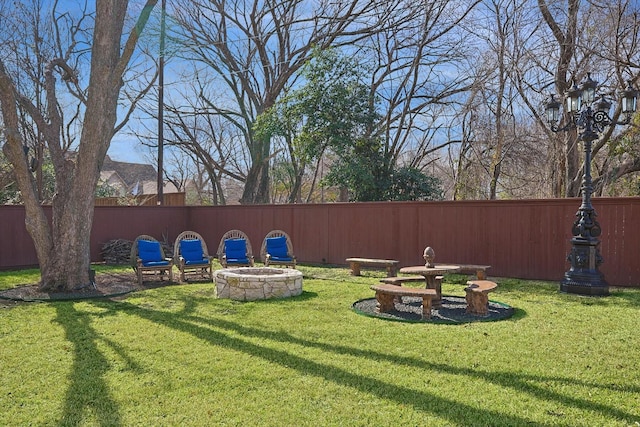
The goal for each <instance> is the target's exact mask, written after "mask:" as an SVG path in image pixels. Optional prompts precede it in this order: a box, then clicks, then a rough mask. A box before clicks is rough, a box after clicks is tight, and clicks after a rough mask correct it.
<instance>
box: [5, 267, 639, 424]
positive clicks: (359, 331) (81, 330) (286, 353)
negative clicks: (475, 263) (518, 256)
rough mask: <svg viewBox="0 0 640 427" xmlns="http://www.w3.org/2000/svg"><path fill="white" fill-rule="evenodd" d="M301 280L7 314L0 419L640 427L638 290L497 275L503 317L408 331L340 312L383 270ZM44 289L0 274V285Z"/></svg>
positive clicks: (448, 281)
mask: <svg viewBox="0 0 640 427" xmlns="http://www.w3.org/2000/svg"><path fill="white" fill-rule="evenodd" d="M103 269H104V268H99V269H98V270H99V271H102V270H103ZM300 270H302V271H303V272H304V273H305V280H304V293H303V295H301V296H299V297H296V298H291V299H284V300H269V301H259V302H247V303H242V302H234V301H230V300H218V299H216V298H215V296H214V287H213V285H211V284H184V285H173V286H168V287H163V288H156V289H153V290H147V291H144V292H138V293H134V294H130V295H129V296H128V297H127V298H125V299H122V300H120V301H110V300H83V301H77V302H73V301H65V302H52V303H23V304H18V305H16V306H8V307H6V308H0V346H1V347H0V368H1V370H2V371H1V372H0V408H2V409H1V415H0V424H2V425H8V426H22V425H37V426H42V425H46V426H48V425H52V426H76V425H82V426H85V425H89V426H92V425H96V426H100V425H105V426H118V425H122V426H138V425H139V426H177V425H180V426H188V425H195V426H213V425H215V426H218V425H222V426H226V425H228V426H329V425H340V426H392V425H397V426H431V425H433V426H521V425H535V426H547V425H549V426H551V425H558V426H634V427H637V426H639V425H640V369H639V368H640V337H639V335H638V326H640V289H633V290H631V289H625V290H620V289H613V290H612V295H611V296H610V297H606V298H588V297H579V296H575V295H566V294H560V293H559V292H558V291H557V288H558V286H557V284H554V283H543V282H533V281H519V280H514V279H500V278H498V279H494V280H495V281H496V282H497V283H498V284H499V288H498V290H497V291H496V292H494V293H492V294H491V298H492V299H493V300H497V301H501V302H504V303H506V304H509V305H511V306H513V307H515V309H516V312H515V315H514V316H513V317H512V318H510V319H508V320H502V321H499V322H478V323H468V324H461V325H443V324H424V323H403V322H394V321H386V320H381V319H377V318H371V317H366V316H362V315H358V314H356V313H355V312H354V311H352V310H351V304H352V303H353V302H355V301H356V300H359V299H361V298H367V297H372V296H373V291H371V290H370V289H369V285H371V284H374V283H377V281H378V279H379V278H380V277H382V273H378V272H369V271H363V274H364V276H363V277H358V278H352V277H350V276H349V275H348V270H347V269H344V268H319V267H311V266H301V267H300ZM37 278H38V273H37V271H27V272H17V273H16V272H3V273H0V289H7V288H10V287H13V286H15V285H16V284H18V283H29V282H30V281H35V280H37ZM464 280H466V279H465V278H462V277H459V276H447V277H446V278H445V283H444V285H443V292H444V293H445V294H449V295H463V294H464V292H463V290H462V286H461V285H460V284H459V283H460V282H464ZM456 282H458V283H456ZM0 307H2V306H0Z"/></svg>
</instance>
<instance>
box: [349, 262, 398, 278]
mask: <svg viewBox="0 0 640 427" xmlns="http://www.w3.org/2000/svg"><path fill="white" fill-rule="evenodd" d="M346 261H347V262H348V263H349V268H350V269H351V275H352V276H360V267H362V266H363V265H367V266H372V267H381V268H385V269H386V270H387V277H392V276H395V275H396V272H397V270H398V261H396V260H395V259H372V258H347V260H346Z"/></svg>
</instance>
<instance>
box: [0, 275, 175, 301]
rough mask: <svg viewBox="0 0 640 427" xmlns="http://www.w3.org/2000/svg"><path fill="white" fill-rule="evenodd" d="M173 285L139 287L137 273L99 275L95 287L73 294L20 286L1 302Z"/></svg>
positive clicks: (101, 294) (99, 294) (0, 294)
mask: <svg viewBox="0 0 640 427" xmlns="http://www.w3.org/2000/svg"><path fill="white" fill-rule="evenodd" d="M170 284H172V283H171V282H169V281H160V280H154V281H146V282H143V284H142V286H140V285H138V280H137V277H136V275H135V273H133V272H131V273H99V274H97V275H96V282H95V286H91V285H88V286H85V287H83V288H81V289H76V290H74V291H72V292H43V291H41V290H39V289H38V285H37V284H25V285H19V286H17V287H15V288H11V289H7V290H4V291H0V300H1V299H4V300H8V301H14V302H15V301H59V300H78V299H87V298H110V297H116V296H121V295H125V294H128V293H130V292H134V291H140V290H145V289H152V288H157V287H160V286H167V285H170Z"/></svg>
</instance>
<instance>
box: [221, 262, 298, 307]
mask: <svg viewBox="0 0 640 427" xmlns="http://www.w3.org/2000/svg"><path fill="white" fill-rule="evenodd" d="M213 281H214V282H215V284H216V294H217V296H218V298H230V299H232V300H236V301H255V300H259V299H268V298H287V297H292V296H296V295H300V294H301V293H302V272H301V271H298V270H296V269H290V268H272V267H239V268H227V269H222V270H217V271H215V272H214V274H213Z"/></svg>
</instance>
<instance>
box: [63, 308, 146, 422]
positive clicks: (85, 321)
mask: <svg viewBox="0 0 640 427" xmlns="http://www.w3.org/2000/svg"><path fill="white" fill-rule="evenodd" d="M55 307H56V317H55V319H54V321H55V322H57V323H59V324H60V325H61V326H62V327H63V329H64V331H65V336H66V338H67V340H68V342H69V343H71V346H72V349H71V351H73V364H72V366H71V369H70V370H69V382H70V385H69V388H68V390H67V392H66V395H65V400H64V410H63V414H62V418H61V419H60V420H59V421H58V425H60V426H77V425H83V424H86V421H87V419H91V418H92V417H95V420H96V422H97V423H98V425H101V426H118V425H122V420H121V416H120V410H119V407H118V404H117V403H116V402H115V401H114V400H113V398H112V397H111V393H110V392H109V387H108V386H107V384H106V382H105V379H104V375H105V374H106V373H107V371H108V370H109V363H108V361H107V359H106V358H105V357H104V355H103V354H102V352H101V351H100V350H99V349H98V341H102V342H105V343H106V344H107V345H109V346H110V347H111V348H112V349H113V350H114V351H115V352H116V353H117V354H118V355H120V356H121V357H122V359H123V360H125V361H126V362H127V364H128V365H129V366H130V367H131V369H134V370H140V367H139V366H138V365H137V364H136V363H135V362H134V361H133V360H131V359H130V358H129V357H128V356H127V354H126V351H124V350H123V349H122V348H121V347H120V346H119V345H118V344H116V343H115V342H113V341H110V340H107V339H105V338H104V337H102V336H100V335H99V334H98V333H97V332H96V331H95V330H94V328H93V327H92V325H91V323H92V320H93V318H94V316H93V314H91V313H86V312H81V311H78V310H76V309H75V308H74V304H73V303H58V304H56V305H55Z"/></svg>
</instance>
